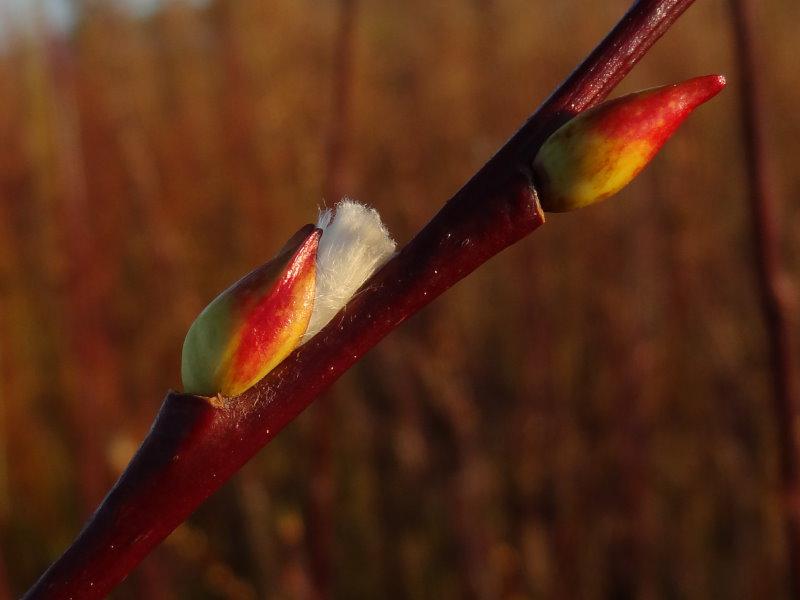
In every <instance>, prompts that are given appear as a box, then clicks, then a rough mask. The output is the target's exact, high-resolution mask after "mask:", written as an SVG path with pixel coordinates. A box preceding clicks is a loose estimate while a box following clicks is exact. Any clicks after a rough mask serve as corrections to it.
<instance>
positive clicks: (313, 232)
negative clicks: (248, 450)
mask: <svg viewBox="0 0 800 600" xmlns="http://www.w3.org/2000/svg"><path fill="white" fill-rule="evenodd" d="M321 233H322V232H321V231H320V230H319V229H318V228H316V227H314V226H313V225H306V226H305V227H303V228H302V229H300V231H298V232H297V233H296V234H295V235H294V236H293V237H292V238H291V239H290V240H289V241H288V242H287V243H286V245H285V246H284V247H283V248H282V249H281V251H280V252H279V253H278V255H277V256H276V257H275V258H273V259H272V260H271V261H269V262H268V263H266V264H265V265H262V266H261V267H259V268H257V269H256V270H254V271H252V272H251V273H250V274H248V275H246V276H245V277H243V278H242V279H241V280H239V281H238V282H236V283H235V284H233V285H232V286H231V287H229V288H228V289H227V290H225V291H224V292H222V293H221V294H220V295H219V296H217V297H216V298H215V299H214V300H213V301H212V302H211V304H209V305H208V306H207V307H206V308H205V309H204V310H203V312H201V313H200V315H199V316H198V317H197V319H195V321H194V323H192V326H191V327H190V328H189V332H188V333H187V334H186V340H185V341H184V343H183V357H182V361H181V362H182V364H181V377H182V379H183V387H184V391H186V392H187V393H190V394H199V395H203V396H213V395H215V394H222V395H223V396H237V395H239V394H241V393H242V392H244V391H245V390H247V389H248V388H250V387H252V386H253V385H254V384H255V383H256V382H257V381H259V380H260V379H261V378H262V377H264V376H265V375H266V374H267V373H268V372H269V371H271V370H272V369H273V368H274V367H275V366H276V365H277V364H278V363H279V362H281V361H282V360H283V359H284V358H286V357H287V356H288V355H289V353H291V352H292V350H294V349H295V348H296V347H297V346H298V345H299V343H300V339H301V338H302V336H303V333H305V331H306V328H307V327H308V322H309V319H310V318H311V312H312V310H313V307H314V291H315V281H316V271H315V263H316V256H317V246H318V244H319V238H320V235H321Z"/></svg>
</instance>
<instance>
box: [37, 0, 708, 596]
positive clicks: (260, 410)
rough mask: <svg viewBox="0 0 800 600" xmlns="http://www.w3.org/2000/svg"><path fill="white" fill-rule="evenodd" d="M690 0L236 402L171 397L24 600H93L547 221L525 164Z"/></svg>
mask: <svg viewBox="0 0 800 600" xmlns="http://www.w3.org/2000/svg"><path fill="white" fill-rule="evenodd" d="M692 2H693V0H640V1H638V2H636V3H635V4H634V5H633V6H632V7H631V9H630V10H629V11H628V13H627V14H626V15H625V16H624V18H623V19H622V20H621V21H620V22H619V24H618V25H617V26H616V27H615V28H614V29H613V30H612V31H611V33H610V34H609V35H608V36H607V37H606V38H605V39H604V40H603V41H602V42H601V43H600V45H599V46H598V47H597V48H596V49H595V50H594V51H593V52H592V53H591V54H590V55H589V56H588V57H587V58H586V59H585V60H584V62H583V63H582V64H581V65H580V66H579V67H578V68H577V69H576V70H575V72H574V73H572V75H571V76H570V77H569V78H568V79H567V80H566V81H565V82H564V83H563V84H562V85H561V86H560V87H559V88H558V89H557V90H556V92H555V93H554V94H553V95H552V96H551V97H550V98H549V99H548V100H547V101H546V102H545V103H544V104H543V105H542V106H541V107H540V108H539V109H538V111H537V112H536V113H535V114H534V115H533V116H532V117H530V119H528V121H527V122H526V123H525V125H524V126H523V127H522V128H521V129H520V130H519V131H518V132H517V134H516V135H514V136H513V137H512V138H511V139H510V140H509V141H508V142H507V144H506V145H505V146H503V148H501V149H500V151H499V152H498V153H497V154H496V155H495V156H494V157H493V158H492V159H491V160H490V161H489V162H488V163H487V164H486V165H485V166H484V167H483V168H482V169H481V170H480V171H479V172H478V173H477V174H476V175H475V176H474V177H473V178H472V179H471V180H470V181H469V182H468V183H467V184H466V185H465V186H464V187H463V188H462V189H461V190H460V191H459V192H458V193H457V194H456V195H455V196H454V197H453V198H452V199H450V200H449V201H448V202H447V203H446V204H445V205H444V207H443V208H442V209H441V210H440V211H439V213H438V214H437V215H436V216H435V217H434V218H433V219H432V220H431V221H430V222H429V223H428V224H427V225H426V226H425V227H424V228H423V229H422V230H421V231H420V232H419V233H418V234H417V236H416V237H414V239H413V240H411V242H409V244H408V245H407V246H406V247H405V248H403V249H402V250H401V251H400V252H399V253H398V254H397V255H396V256H395V257H394V258H393V259H392V260H391V261H389V262H388V263H387V264H386V265H385V266H384V267H383V268H382V269H381V270H380V271H379V272H378V273H376V274H375V275H374V276H373V277H372V278H371V279H370V280H369V281H368V282H367V284H366V285H365V287H364V289H362V291H361V292H359V294H357V296H356V297H355V298H354V299H353V300H352V301H351V302H350V303H349V304H348V305H347V306H346V307H345V309H344V310H343V311H342V312H341V313H340V314H339V315H337V317H336V318H335V319H334V320H333V321H332V322H331V323H330V324H329V325H328V326H327V327H326V328H325V329H323V330H322V331H321V332H320V333H319V334H317V335H316V336H315V337H314V338H312V339H311V340H310V341H309V342H308V343H306V344H304V345H303V346H301V347H300V348H299V349H297V350H296V351H295V352H294V353H293V354H291V355H290V356H289V357H288V358H287V359H286V360H285V361H284V362H283V363H281V364H280V365H279V366H278V367H277V368H276V369H275V370H273V371H272V372H271V373H270V374H269V375H267V377H265V378H264V379H263V380H262V381H260V382H259V383H258V384H257V385H256V386H255V387H253V388H251V389H250V390H248V391H247V392H245V393H243V394H242V395H241V396H238V397H234V398H230V399H228V400H226V401H225V402H218V401H215V400H210V399H207V398H201V397H196V396H187V395H182V394H176V393H170V394H168V395H167V397H166V399H165V401H164V404H163V406H162V408H161V410H160V412H159V414H158V416H157V417H156V420H155V422H154V424H153V428H152V430H151V431H150V433H149V434H148V436H147V437H146V438H145V440H144V442H143V443H142V446H141V447H140V449H139V451H138V452H137V454H136V455H135V456H134V458H133V459H132V461H131V464H130V465H129V466H128V468H127V470H126V471H125V473H123V475H122V476H121V477H120V479H119V481H117V483H116V485H115V486H114V488H113V489H112V490H111V492H110V493H109V494H108V496H107V497H106V499H105V500H104V501H103V503H102V504H101V506H100V507H99V508H98V510H97V511H96V512H95V514H94V515H92V517H91V519H90V520H89V522H88V523H87V525H86V526H85V528H84V529H83V531H82V532H81V533H80V534H79V536H78V538H77V539H76V540H75V542H74V543H73V544H72V546H70V548H68V549H67V551H66V552H65V553H64V554H63V555H62V556H61V558H59V559H58V560H57V561H56V562H55V563H54V564H53V565H52V566H51V567H50V568H49V569H48V570H47V571H46V572H45V574H44V575H43V576H42V578H41V579H40V580H39V581H38V582H37V583H36V584H35V585H34V587H33V588H31V590H30V591H29V592H28V594H27V595H26V598H28V599H33V598H69V597H73V598H84V599H90V598H100V597H103V596H104V595H105V594H107V593H108V592H109V591H110V590H111V589H112V588H113V587H114V586H115V585H117V584H118V583H119V582H120V581H122V580H123V579H124V578H125V577H126V576H127V575H128V573H130V571H131V570H132V569H133V568H134V567H135V566H136V565H137V564H138V563H139V562H140V561H141V560H142V559H143V558H144V557H145V556H146V555H147V554H148V553H149V552H150V550H152V549H153V547H154V546H156V545H157V544H158V543H159V542H160V541H161V540H163V539H164V538H165V537H166V536H167V535H168V534H169V533H170V532H171V531H172V530H173V529H174V528H175V527H177V526H178V525H179V524H180V523H181V522H182V521H183V520H184V519H186V518H187V517H188V516H189V515H190V514H191V513H192V511H194V509H195V508H197V506H198V505H199V504H200V503H201V502H203V501H204V500H205V499H206V498H207V497H208V496H209V495H211V494H212V493H213V492H214V491H216V490H217V489H218V488H219V487H220V486H221V485H222V484H223V483H224V482H225V481H226V480H227V479H228V478H230V477H231V475H233V474H234V473H235V472H236V471H237V470H238V469H239V468H240V467H241V466H242V465H243V464H244V463H245V462H246V461H247V460H248V459H250V458H251V457H252V456H253V455H254V454H255V453H256V452H257V451H258V450H259V449H260V448H262V447H263V446H264V445H265V444H266V443H267V442H269V441H270V440H271V439H272V438H273V437H274V436H275V435H276V434H277V433H278V432H279V431H280V430H281V429H282V428H283V427H284V426H285V425H286V424H287V423H289V422H290V421H291V420H292V419H294V418H295V417H296V416H297V415H298V414H299V413H300V412H301V411H302V410H303V409H305V408H306V407H307V406H308V405H309V404H310V403H311V402H312V401H313V400H314V398H316V397H317V395H319V394H320V393H321V392H322V391H323V390H325V389H326V388H327V387H328V386H330V385H331V384H332V383H333V382H334V381H335V380H336V379H337V378H338V377H339V376H340V375H341V374H342V373H344V372H345V371H346V370H347V369H348V368H349V367H350V366H352V365H353V363H355V362H356V361H357V360H358V359H359V358H361V357H362V356H363V355H364V354H365V353H366V352H367V351H368V350H369V349H370V348H372V347H373V346H374V345H375V344H377V343H378V342H379V341H380V340H381V339H382V338H383V337H384V336H386V335H387V334H388V333H389V332H390V331H392V330H393V329H394V328H395V327H397V326H398V325H399V324H400V323H402V322H403V321H405V320H406V319H407V318H408V317H410V316H411V315H412V314H414V313H415V312H417V311H418V310H419V309H421V308H422V307H423V306H425V305H426V304H428V303H429V302H431V301H432V300H433V299H434V298H436V297H437V296H439V295H440V294H441V293H442V292H444V291H445V290H447V289H448V288H449V287H450V286H452V285H453V284H454V283H456V282H457V281H459V280H460V279H462V278H463V277H465V276H466V275H468V274H469V273H470V272H472V271H473V270H474V269H475V268H477V267H478V266H480V265H481V264H483V263H484V262H485V261H487V260H488V259H489V258H491V257H492V256H494V255H495V254H497V253H498V252H500V251H501V250H503V249H504V248H506V247H508V246H509V245H511V244H513V243H514V242H516V241H518V240H519V239H521V238H523V237H525V236H526V235H528V234H529V233H531V232H532V231H533V230H534V229H536V228H537V227H539V226H540V225H541V224H542V223H543V222H544V215H543V213H542V211H541V208H540V207H539V203H538V200H537V197H536V193H535V191H534V189H533V188H532V186H531V184H530V175H529V165H530V163H531V161H532V159H533V157H534V155H535V153H536V150H537V149H538V148H539V146H540V145H541V144H542V143H543V142H544V140H545V139H546V138H547V137H548V136H549V134H550V133H552V132H553V131H554V130H555V129H556V128H557V127H558V126H559V125H560V124H562V123H563V122H564V121H565V120H566V119H567V118H568V117H569V116H571V115H573V114H575V113H578V112H580V111H582V110H585V109H586V108H589V107H591V106H593V105H595V104H597V103H599V102H600V101H601V100H602V99H603V98H605V96H606V95H607V94H608V93H609V92H610V91H611V89H613V87H614V86H615V85H616V84H617V83H618V82H619V81H620V80H621V79H622V78H623V77H624V76H625V75H626V74H627V73H628V72H629V71H630V69H631V68H632V67H633V66H634V65H635V64H636V62H637V61H638V60H639V59H640V58H641V57H642V56H643V55H644V54H645V53H646V52H647V50H648V49H649V48H650V47H651V46H652V44H653V43H654V42H655V41H656V40H657V39H658V38H659V37H660V36H661V35H662V34H663V33H664V32H665V31H666V30H667V29H668V28H669V26H670V25H671V24H672V23H673V22H674V21H675V20H676V19H677V18H678V17H679V16H680V15H681V14H682V13H683V11H684V10H686V8H688V7H689V6H690V5H691V4H692Z"/></svg>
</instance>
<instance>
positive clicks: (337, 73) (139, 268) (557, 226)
mask: <svg viewBox="0 0 800 600" xmlns="http://www.w3.org/2000/svg"><path fill="white" fill-rule="evenodd" d="M628 5H629V2H627V1H626V0H594V1H589V0H585V1H577V0H574V1H559V2H547V1H542V0H537V1H534V0H498V1H491V0H447V1H445V2H435V3H432V2H428V1H427V0H409V1H407V2H402V3H398V2H394V1H391V0H269V1H264V0H210V1H208V2H201V1H197V2H186V1H182V2H181V1H174V2H168V1H163V2H159V1H157V0H147V1H137V2H134V1H129V2H126V1H123V0H119V1H116V2H115V1H90V0H85V1H78V0H75V1H74V2H69V1H68V0H62V1H60V2H59V1H57V0H43V1H42V2H35V1H33V0H0V540H1V541H2V550H1V551H0V598H4V597H14V596H17V595H19V594H21V593H22V592H23V591H24V590H25V589H27V587H28V586H29V585H30V584H31V583H32V582H33V581H34V580H35V579H36V578H37V577H38V576H39V575H40V573H41V572H42V571H43V569H44V568H45V567H46V566H47V565H48V564H49V563H50V562H51V561H52V560H53V559H55V558H56V557H57V556H58V555H59V554H60V553H61V552H62V550H63V549H64V547H65V546H66V545H67V544H68V543H69V542H70V541H71V539H72V538H73V537H74V536H75V534H76V533H77V531H78V530H79V528H80V527H81V525H82V523H83V522H84V521H85V520H86V518H87V517H88V515H89V514H90V513H91V511H92V510H93V509H94V507H95V506H96V505H97V502H98V501H99V500H100V499H101V498H102V497H103V495H104V494H105V492H106V490H107V489H108V487H109V485H110V484H111V483H112V482H113V481H114V479H115V478H116V476H117V475H118V474H119V473H120V471H121V470H122V469H123V468H124V466H125V465H126V463H127V461H128V459H129V458H130V456H131V455H132V453H133V452H134V450H135V449H136V447H137V446H138V444H139V442H140V441H141V439H142V438H143V436H144V435H145V434H146V432H147V430H148V427H149V425H150V422H151V420H152V418H153V416H154V414H155V413H156V411H157V410H158V408H159V406H160V403H161V401H162V399H163V397H164V395H165V392H166V391H167V390H168V389H169V388H171V387H173V388H174V387H177V386H178V385H179V382H180V378H179V361H180V349H181V344H182V341H183V336H184V334H185V332H186V330H187V328H188V326H189V324H190V323H191V321H192V320H193V318H194V317H195V315H196V314H197V313H198V312H199V311H200V310H201V309H202V307H203V306H204V305H205V304H206V303H207V302H208V301H209V300H210V299H211V298H212V297H213V296H214V295H215V294H216V293H217V292H218V291H220V290H221V289H223V288H224V287H226V286H227V285H228V284H229V283H230V282H232V281H234V280H235V279H237V278H238V277H239V276H240V275H242V274H243V273H245V272H247V271H248V270H250V269H251V268H253V267H254V266H256V265H258V264H260V263H261V262H263V261H264V260H266V259H267V258H269V257H270V256H272V254H273V253H274V252H275V251H276V249H277V248H279V247H280V246H281V245H282V244H283V242H284V241H285V240H286V239H287V238H288V237H289V235H290V234H291V233H293V232H294V231H295V230H296V229H297V228H298V227H299V226H300V225H302V224H304V223H307V222H310V221H313V220H314V219H315V217H316V211H317V208H318V207H319V206H320V205H321V204H322V203H323V201H326V202H327V203H328V204H330V203H331V202H332V201H333V200H335V198H336V197H338V196H339V195H341V194H344V193H346V194H348V195H351V196H353V197H355V198H357V199H359V200H361V201H363V202H367V203H370V204H372V205H373V206H375V207H376V208H377V209H378V210H379V211H380V213H381V214H382V215H383V217H384V219H385V221H386V222H387V224H388V225H389V228H390V230H391V231H392V232H393V233H394V235H395V237H396V239H397V240H398V241H399V242H400V243H404V242H406V241H408V239H409V238H410V237H411V236H412V235H413V234H414V232H416V231H417V230H418V229H419V228H420V227H421V226H422V225H423V224H424V223H425V222H426V221H427V220H428V219H429V218H430V217H431V216H432V215H433V214H434V213H435V211H436V210H437V209H438V207H439V206H440V205H441V204H442V203H443V202H444V201H445V200H446V199H447V198H448V197H449V196H451V195H452V194H453V193H454V192H455V191H456V190H457V189H458V188H459V187H460V186H461V184H462V183H463V182H464V181H465V180H466V179H467V178H468V177H469V176H470V175H471V174H472V173H473V172H474V171H475V170H476V169H477V168H479V167H480V166H481V165H482V164H483V163H484V162H485V161H486V160H487V159H488V158H489V157H490V156H491V154H492V153H493V152H494V151H495V150H496V149H497V148H498V147H499V146H500V145H501V144H502V143H503V142H504V141H505V140H506V139H507V138H508V137H509V136H510V135H511V134H512V133H513V132H514V131H515V130H516V128H517V127H518V126H519V125H520V124H521V123H522V121H523V120H524V119H525V118H526V116H527V115H529V114H530V113H531V112H532V111H533V110H534V109H535V107H536V106H537V105H538V104H539V103H540V102H541V101H542V100H544V98H545V97H546V96H547V95H548V94H549V93H550V91H551V90H552V89H553V88H554V86H555V85H557V84H558V83H559V82H560V81H561V80H562V79H563V78H564V77H565V76H566V75H567V74H568V73H569V72H570V71H571V70H572V69H573V68H574V66H575V65H577V63H578V62H579V61H580V60H581V59H582V57H583V56H584V55H585V54H586V53H587V52H588V51H589V50H590V49H591V48H592V47H594V45H595V44H596V43H597V42H598V41H599V40H600V39H601V38H602V37H603V36H604V35H605V33H606V32H607V30H608V29H609V28H610V27H611V26H612V25H613V24H614V23H615V22H616V20H617V19H618V18H619V17H620V16H621V15H622V14H623V12H624V11H625V10H626V8H627V6H628ZM798 22H800V3H798V2H797V1H796V0H768V1H765V2H762V3H760V8H759V33H760V36H761V37H760V40H759V41H760V44H761V47H762V49H763V52H764V60H763V62H762V64H760V67H759V69H760V73H761V75H762V77H763V80H764V90H763V91H764V94H765V97H766V101H767V107H768V110H767V111H765V117H766V119H767V121H766V122H767V134H768V138H767V143H768V155H769V157H770V163H769V165H768V166H769V169H770V172H771V173H772V174H773V175H774V176H775V181H776V188H775V189H776V191H777V195H778V198H779V199H780V201H781V206H782V208H781V213H780V215H779V221H780V235H781V240H780V243H781V250H782V256H783V261H784V267H785V268H786V269H787V271H788V273H789V274H791V275H793V276H794V279H795V280H797V277H798V275H800V273H799V271H800V202H798V198H800V170H798V169H797V158H796V157H797V156H799V155H800V116H798V111H797V106H798V103H800V70H798V68H797V49H796V44H797V40H796V31H795V30H796V25H797V23H798ZM733 44H734V41H733V38H732V22H731V14H730V7H729V4H728V2H727V1H724V0H701V1H698V2H697V3H696V5H695V6H694V7H693V8H691V9H690V10H689V11H688V12H687V13H686V15H684V17H683V18H682V19H681V20H679V22H678V23H677V25H676V26H675V27H674V28H673V29H672V30H670V31H669V32H668V34H667V35H666V36H665V38H664V39H663V40H662V41H661V42H659V43H658V44H657V45H656V47H655V48H654V50H653V51H652V52H651V53H650V54H649V55H648V56H647V57H646V58H645V59H644V60H643V62H642V63H641V64H640V65H639V66H638V67H637V68H636V69H635V70H634V72H633V73H632V74H631V75H630V76H629V77H628V79H626V81H625V82H624V83H623V85H622V86H621V87H620V89H619V91H618V92H626V91H633V90H636V89H639V88H644V87H650V86H653V85H659V84H665V83H670V82H674V81H678V80H681V79H685V78H688V77H691V76H694V75H699V74H705V73H711V72H722V73H725V74H727V75H728V76H729V82H730V83H731V85H730V86H729V88H728V89H727V90H726V91H725V92H724V93H722V94H721V95H720V96H719V97H718V98H717V99H715V100H714V101H713V102H711V103H710V104H709V105H707V106H704V107H702V108H701V109H700V110H699V111H698V112H697V113H696V114H695V115H694V116H693V117H692V118H691V119H690V120H689V121H688V122H687V123H686V125H685V126H684V127H683V128H682V129H681V130H680V132H679V133H678V135H677V136H676V137H675V138H674V139H673V140H672V141H670V142H669V144H668V145H667V146H666V148H665V149H664V151H663V152H662V154H661V155H660V157H659V158H657V160H656V161H655V162H654V163H653V164H652V165H651V166H650V167H648V169H647V170H646V171H645V172H644V173H643V174H642V175H641V176H640V177H639V178H638V179H637V180H636V181H635V182H634V183H633V184H632V185H631V186H630V187H629V188H627V189H626V190H625V191H624V192H623V193H621V194H620V195H619V196H618V197H617V198H615V199H614V200H612V201H609V202H607V203H604V204H601V205H598V206H596V207H592V208H590V209H586V210H584V211H580V212H577V213H573V214H567V215H552V216H550V217H549V218H548V223H547V224H546V225H545V226H544V227H542V228H541V229H539V230H538V231H536V232H535V233H534V235H532V236H531V237H530V238H528V239H526V240H524V241H522V242H521V243H519V244H517V245H516V246H515V247H513V248H511V249H510V250H508V251H506V252H504V253H502V254H501V255H500V256H499V257H497V258H495V259H493V260H492V261H491V262H490V263H488V264H487V265H485V266H484V267H483V268H481V269H480V270H479V271H478V272H476V273H474V274H473V275H472V276H470V277H469V278H467V279H466V280H465V281H463V282H462V283H460V284H459V285H458V286H456V287H455V288H453V289H452V290H451V291H449V292H448V293H447V294H445V295H444V296H443V297H442V298H440V299H439V300H437V301H436V302H434V303H433V304H432V305H431V306H430V307H428V308H427V309H425V310H424V311H423V312H422V313H421V314H419V315H418V316H417V317H415V318H414V319H412V320H411V321H410V322H409V323H407V324H405V325H403V326H402V327H401V328H400V329H399V330H397V331H396V332H394V333H393V334H392V335H391V336H390V337H389V338H387V339H386V340H385V341H384V342H382V343H381V344H380V345H379V346H378V347H377V348H375V349H374V350H373V351H372V352H371V353H370V354H369V355H368V356H367V357H366V358H365V359H364V360H362V361H361V362H360V363H359V364H358V365H356V366H355V367H354V368H353V369H352V370H351V371H350V372H348V373H347V374H346V375H345V376H344V377H343V378H342V379H341V380H340V381H339V382H338V383H337V384H336V385H335V386H334V387H333V388H332V389H331V390H330V392H328V393H327V394H326V395H325V396H324V397H323V398H321V399H320V400H319V401H318V402H317V403H316V404H315V405H314V406H312V407H311V408H310V409H309V410H308V411H306V413H304V414H303V415H302V416H301V418H299V419H298V420H297V421H295V422H294V423H293V424H292V425H291V426H290V427H288V428H287V429H286V430H285V431H284V432H283V433H281V435H280V436H279V437H278V438H277V439H276V440H275V441H274V442H273V443H271V444H270V445H269V446H268V447H267V448H266V449H265V450H264V451H262V452H261V453H260V454H259V455H258V456H257V457H256V458H255V459H254V460H252V461H251V462H250V463H249V464H248V465H247V466H246V468H245V469H243V470H242V471H241V472H240V473H239V474H238V475H237V476H236V477H235V478H234V479H233V480H232V481H231V482H230V483H229V484H227V485H226V486H225V487H224V488H223V489H222V490H221V491H220V492H219V493H217V494H216V495H215V496H214V497H213V498H212V499H211V500H210V501H208V502H207V503H206V504H205V505H204V506H203V507H202V508H201V509H200V510H199V511H198V512H197V513H196V514H195V515H194V516H193V517H192V518H191V519H190V520H189V521H188V522H187V523H185V524H184V525H182V526H181V527H180V528H179V529H178V530H177V531H176V532H175V533H174V534H173V535H172V536H171V537H170V538H169V539H168V540H167V541H166V542H165V543H164V544H162V545H161V546H160V547H159V548H158V549H157V550H156V551H155V552H154V553H153V554H152V555H151V556H150V557H149V558H148V559H147V560H146V561H145V562H144V563H143V564H142V566H141V567H140V568H139V569H138V570H137V571H135V573H134V574H133V575H132V576H131V577H130V578H129V579H128V580H127V581H126V582H125V583H124V584H123V585H121V586H120V588H119V589H118V590H117V591H116V592H115V593H114V596H113V597H114V598H120V599H128V598H154V599H178V598H232V599H248V598H309V597H329V596H332V597H336V598H381V597H396V598H545V599H551V598H553V599H557V598H581V599H584V598H585V599H595V598H597V599H600V598H646V599H657V598H665V599H670V598H687V599H694V598H698V599H699V598H782V597H786V594H787V592H786V590H787V586H786V583H785V580H786V568H787V566H786V556H787V552H786V543H785V538H784V530H783V525H782V521H781V503H780V496H779V488H780V483H779V475H778V472H779V468H778V442H777V433H776V432H777V426H776V416H775V414H774V412H773V410H772V404H771V384H770V361H769V357H768V352H767V347H768V341H767V335H766V329H765V326H764V320H763V318H762V315H761V312H760V310H759V304H758V292H757V288H756V284H755V283H756V278H755V274H754V268H753V258H752V256H753V252H752V235H751V232H750V218H749V212H748V198H747V182H746V178H745V171H744V165H745V162H744V156H743V147H742V142H741V140H742V132H741V127H740V125H739V123H740V119H739V116H738V110H739V100H738V86H739V81H738V80H737V70H736V62H735V55H734V52H733V47H734V46H733Z"/></svg>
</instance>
